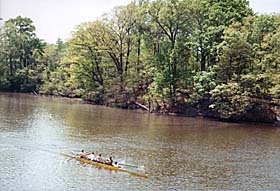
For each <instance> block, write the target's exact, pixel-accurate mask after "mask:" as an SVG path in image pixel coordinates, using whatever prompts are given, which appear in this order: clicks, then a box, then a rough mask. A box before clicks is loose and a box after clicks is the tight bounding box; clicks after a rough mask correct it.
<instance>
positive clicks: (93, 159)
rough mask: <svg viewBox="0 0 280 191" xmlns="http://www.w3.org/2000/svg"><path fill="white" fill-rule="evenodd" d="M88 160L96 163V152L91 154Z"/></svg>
mask: <svg viewBox="0 0 280 191" xmlns="http://www.w3.org/2000/svg"><path fill="white" fill-rule="evenodd" d="M87 159H88V160H92V161H95V155H94V152H92V153H91V154H89V155H88V156H87Z"/></svg>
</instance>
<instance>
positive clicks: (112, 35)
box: [0, 0, 280, 122]
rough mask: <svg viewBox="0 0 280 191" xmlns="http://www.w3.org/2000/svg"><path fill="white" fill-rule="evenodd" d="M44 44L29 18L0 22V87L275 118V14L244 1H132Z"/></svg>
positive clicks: (278, 95) (279, 30)
mask: <svg viewBox="0 0 280 191" xmlns="http://www.w3.org/2000/svg"><path fill="white" fill-rule="evenodd" d="M73 30H74V32H73V34H72V37H71V38H70V39H69V40H67V41H66V42H63V41H62V40H61V39H58V40H57V42H56V44H47V43H45V42H44V41H43V40H42V39H39V38H38V37H37V36H36V34H35V26H34V24H33V22H32V20H31V19H29V18H25V17H21V16H18V17H16V18H13V19H10V20H8V21H6V22H5V23H4V25H3V26H2V27H1V29H0V53H1V54H0V90H1V91H13V92H32V93H34V94H44V95H58V96H65V97H75V98H82V99H84V100H85V101H89V102H92V103H94V104H102V105H108V106H113V107H122V108H132V109H133V108H141V109H145V110H148V111H150V112H160V113H177V114H184V115H188V116H207V117H213V118H218V119H222V120H230V121H258V122H273V121H275V120H276V116H277V115H279V113H280V112H279V110H280V104H279V99H280V83H279V82H280V51H279V50H280V15H278V14H269V15H268V14H265V15H260V14H256V13H254V12H253V11H252V9H251V8H250V7H249V1H248V0H224V1H220V0H155V1H148V0H139V1H135V2H132V3H130V4H128V5H126V6H120V7H116V8H114V9H113V10H112V11H111V12H109V13H107V14H105V15H103V16H102V18H100V19H99V20H95V21H92V22H86V23H82V24H80V25H79V26H77V27H76V28H75V29H73Z"/></svg>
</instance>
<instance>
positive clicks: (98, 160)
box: [96, 154, 103, 163]
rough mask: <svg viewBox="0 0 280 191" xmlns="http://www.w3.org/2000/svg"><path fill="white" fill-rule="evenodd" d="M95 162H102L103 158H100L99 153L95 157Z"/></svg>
mask: <svg viewBox="0 0 280 191" xmlns="http://www.w3.org/2000/svg"><path fill="white" fill-rule="evenodd" d="M96 162H100V163H102V162H103V159H102V157H101V154H99V155H98V156H97V157H96Z"/></svg>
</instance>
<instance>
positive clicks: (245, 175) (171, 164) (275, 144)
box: [0, 93, 280, 191]
mask: <svg viewBox="0 0 280 191" xmlns="http://www.w3.org/2000/svg"><path fill="white" fill-rule="evenodd" d="M81 149H84V150H86V151H95V152H97V153H102V155H103V156H113V158H114V159H115V160H117V161H121V162H123V163H127V164H135V165H138V166H140V168H134V167H130V170H133V171H137V172H141V173H146V174H148V176H149V178H148V179H145V178H141V177H136V176H132V175H130V174H127V173H123V172H118V171H110V170H107V169H103V168H97V167H95V166H91V165H88V164H83V163H81V162H79V161H76V160H69V159H68V158H66V157H65V156H62V155H60V153H61V152H64V153H71V152H72V151H77V150H81ZM0 152H1V154H0V161H1V162H0V190H17V191H19V190H23V191H25V190H26V191H33V190H34V191H37V190H38V191H41V190H52V191H55V190H62V191H63V190H73V191H74V190H75V191H76V190H278V189H279V188H280V187H279V182H280V129H279V128H276V127H273V126H272V125H254V124H234V123H224V122H217V121H211V120H206V119H197V118H187V117H176V116H164V115H155V114H148V113H144V112H139V111H131V110H121V109H113V108H108V107H103V106H93V105H89V104H83V103H80V102H77V101H73V100H69V99H60V98H50V97H36V96H32V95H26V94H10V93H1V94H0Z"/></svg>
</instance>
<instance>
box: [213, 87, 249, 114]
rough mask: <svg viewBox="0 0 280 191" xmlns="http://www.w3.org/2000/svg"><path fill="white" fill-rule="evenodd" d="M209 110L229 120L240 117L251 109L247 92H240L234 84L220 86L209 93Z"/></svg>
mask: <svg viewBox="0 0 280 191" xmlns="http://www.w3.org/2000/svg"><path fill="white" fill-rule="evenodd" d="M210 95H211V99H210V100H211V105H209V108H210V109H212V110H214V111H215V112H217V113H218V114H219V115H220V117H221V118H223V119H230V118H235V117H237V116H242V115H243V114H244V113H245V112H246V110H247V109H248V107H251V102H250V97H249V96H248V92H246V91H242V88H241V87H240V85H239V84H238V83H236V82H230V83H227V84H221V85H218V86H216V87H215V89H213V90H212V91H211V92H210Z"/></svg>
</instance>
